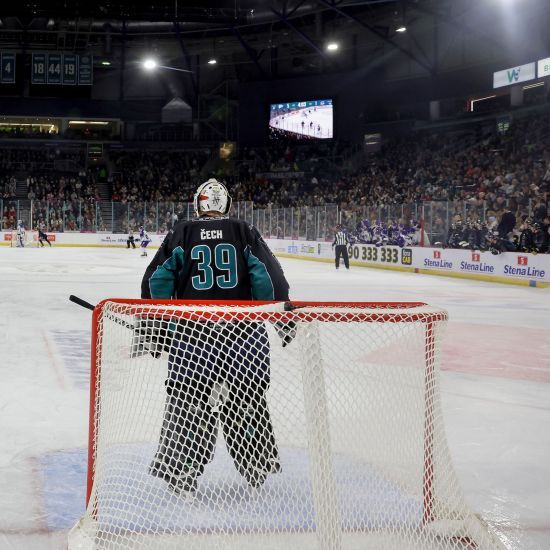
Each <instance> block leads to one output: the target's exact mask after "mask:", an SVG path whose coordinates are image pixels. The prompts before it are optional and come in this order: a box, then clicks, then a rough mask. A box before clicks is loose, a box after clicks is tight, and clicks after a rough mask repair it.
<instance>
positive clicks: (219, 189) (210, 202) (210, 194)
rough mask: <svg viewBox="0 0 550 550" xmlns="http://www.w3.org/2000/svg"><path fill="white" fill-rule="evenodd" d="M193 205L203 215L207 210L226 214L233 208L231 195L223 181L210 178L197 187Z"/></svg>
mask: <svg viewBox="0 0 550 550" xmlns="http://www.w3.org/2000/svg"><path fill="white" fill-rule="evenodd" d="M193 206H194V209H195V214H196V215H197V216H202V215H203V214H204V213H205V212H219V213H220V214H224V215H225V214H227V213H228V212H229V209H230V208H231V197H230V196H229V193H228V192H227V188H226V187H225V185H224V184H223V183H221V182H219V181H218V180H217V179H215V178H210V179H209V180H208V181H206V182H204V183H203V184H201V185H200V186H199V188H198V189H197V191H196V193H195V195H194V196H193Z"/></svg>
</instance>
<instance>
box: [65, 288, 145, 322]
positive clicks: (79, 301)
mask: <svg viewBox="0 0 550 550" xmlns="http://www.w3.org/2000/svg"><path fill="white" fill-rule="evenodd" d="M69 300H70V301H71V302H73V303H75V304H77V305H79V306H82V307H83V308H86V309H90V310H92V311H93V310H94V309H95V306H94V305H93V304H90V302H87V301H86V300H83V299H82V298H79V297H78V296H75V295H74V294H71V295H70V296H69ZM109 319H111V320H112V321H114V322H115V323H117V324H119V325H122V326H123V327H126V328H128V329H130V330H134V329H135V328H136V327H135V326H134V325H132V324H131V323H128V322H126V321H123V320H122V319H119V318H118V317H112V316H109Z"/></svg>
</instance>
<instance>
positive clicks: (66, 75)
mask: <svg viewBox="0 0 550 550" xmlns="http://www.w3.org/2000/svg"><path fill="white" fill-rule="evenodd" d="M77 74H78V56H76V55H74V54H72V53H71V54H67V53H66V54H63V84H68V85H69V86H74V85H75V84H76V79H77Z"/></svg>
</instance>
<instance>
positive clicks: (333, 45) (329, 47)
mask: <svg viewBox="0 0 550 550" xmlns="http://www.w3.org/2000/svg"><path fill="white" fill-rule="evenodd" d="M338 48H339V46H338V42H329V43H328V44H327V50H328V51H329V52H335V51H336V50H337V49H338Z"/></svg>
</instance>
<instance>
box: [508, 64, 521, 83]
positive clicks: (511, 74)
mask: <svg viewBox="0 0 550 550" xmlns="http://www.w3.org/2000/svg"><path fill="white" fill-rule="evenodd" d="M520 72H521V67H516V68H515V69H510V70H509V71H506V74H507V75H508V82H510V83H512V82H517V81H518V80H519V73H520Z"/></svg>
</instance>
